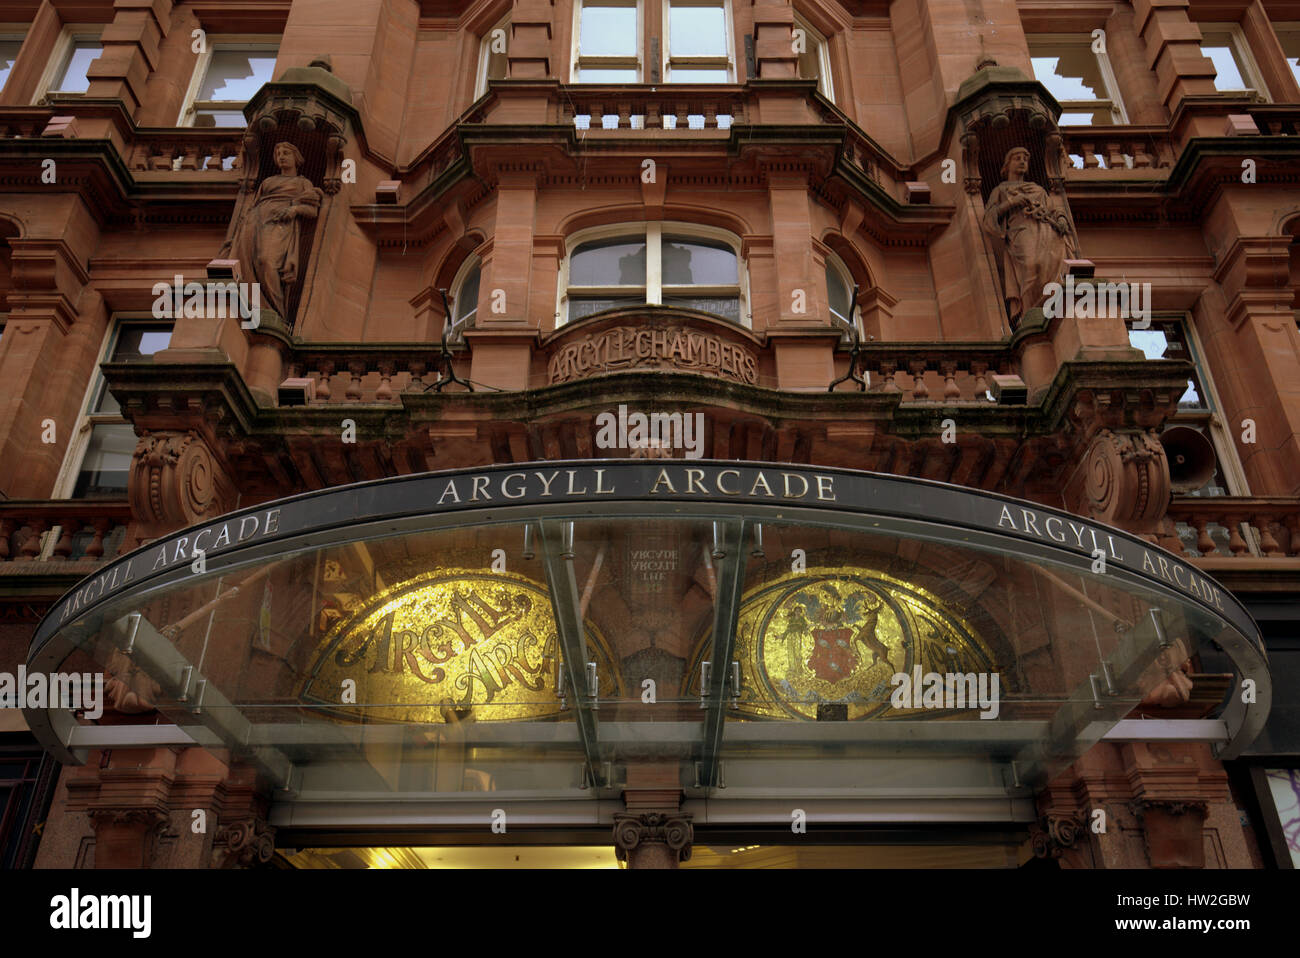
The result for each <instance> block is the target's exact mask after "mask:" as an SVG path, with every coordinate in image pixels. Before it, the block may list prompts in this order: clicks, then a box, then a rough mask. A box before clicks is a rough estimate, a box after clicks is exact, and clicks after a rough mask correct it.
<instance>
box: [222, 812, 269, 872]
mask: <svg viewBox="0 0 1300 958" xmlns="http://www.w3.org/2000/svg"><path fill="white" fill-rule="evenodd" d="M212 845H213V858H214V860H215V861H216V863H217V867H218V868H255V867H257V866H259V865H265V864H267V863H268V862H270V860H271V858H272V856H273V855H274V854H275V829H274V828H273V827H272V826H270V825H268V824H267V823H266V822H264V821H262V820H261V819H246V820H244V821H238V822H232V823H230V824H228V825H222V826H221V827H220V828H218V829H217V834H216V837H215V839H214V840H213V843H212Z"/></svg>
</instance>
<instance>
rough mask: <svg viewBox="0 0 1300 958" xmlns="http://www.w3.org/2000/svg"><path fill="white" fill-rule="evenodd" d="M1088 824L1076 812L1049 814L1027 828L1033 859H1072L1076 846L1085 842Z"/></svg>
mask: <svg viewBox="0 0 1300 958" xmlns="http://www.w3.org/2000/svg"><path fill="white" fill-rule="evenodd" d="M1087 832H1088V823H1087V822H1086V821H1085V820H1084V817H1083V816H1082V815H1080V814H1078V813H1077V812H1075V813H1070V814H1062V813H1059V812H1049V813H1048V814H1046V815H1044V816H1043V817H1042V818H1041V819H1039V820H1038V821H1037V822H1034V823H1033V824H1031V825H1030V826H1029V841H1030V844H1031V846H1032V847H1033V849H1034V857H1035V858H1057V859H1059V858H1063V857H1072V856H1073V855H1074V853H1075V852H1076V851H1077V850H1078V849H1076V846H1077V845H1080V844H1081V842H1080V840H1081V839H1082V843H1084V844H1086V842H1087V837H1086V836H1087Z"/></svg>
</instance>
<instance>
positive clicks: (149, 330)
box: [112, 325, 172, 363]
mask: <svg viewBox="0 0 1300 958" xmlns="http://www.w3.org/2000/svg"><path fill="white" fill-rule="evenodd" d="M171 339H172V329H171V327H170V326H144V325H141V326H136V325H131V326H123V327H122V331H121V332H120V333H118V336H117V345H116V346H115V347H113V357H112V361H113V362H115V363H127V362H131V361H133V360H139V359H150V358H151V357H152V356H153V354H154V353H156V352H158V351H159V350H162V349H166V348H167V344H168V343H170V342H171Z"/></svg>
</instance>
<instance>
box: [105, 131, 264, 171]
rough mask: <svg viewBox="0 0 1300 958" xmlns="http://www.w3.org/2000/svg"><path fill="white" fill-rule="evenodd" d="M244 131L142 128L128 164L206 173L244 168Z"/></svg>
mask: <svg viewBox="0 0 1300 958" xmlns="http://www.w3.org/2000/svg"><path fill="white" fill-rule="evenodd" d="M243 136H244V131H243V130H239V129H202V128H194V127H185V128H180V129H176V130H140V131H138V133H137V135H136V138H135V141H134V143H133V144H132V145H131V148H130V153H129V157H130V159H129V160H128V164H127V165H128V166H129V167H130V168H131V169H132V170H137V171H158V170H177V171H184V170H192V171H203V172H206V173H221V172H232V171H237V170H239V169H240V167H241V154H242V151H243Z"/></svg>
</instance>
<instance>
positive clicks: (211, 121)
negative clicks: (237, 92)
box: [194, 110, 248, 128]
mask: <svg viewBox="0 0 1300 958" xmlns="http://www.w3.org/2000/svg"><path fill="white" fill-rule="evenodd" d="M194 125H195V126H198V127H204V126H208V127H222V128H228V127H235V128H238V127H241V126H247V125H248V121H247V120H245V119H244V114H243V113H241V112H240V111H239V110H195V111H194Z"/></svg>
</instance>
